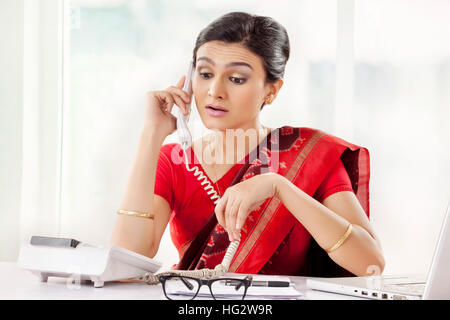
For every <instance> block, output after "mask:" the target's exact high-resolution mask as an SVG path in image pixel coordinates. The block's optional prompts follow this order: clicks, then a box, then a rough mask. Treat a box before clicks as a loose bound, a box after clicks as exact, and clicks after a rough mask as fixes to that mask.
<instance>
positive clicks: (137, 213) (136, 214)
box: [117, 209, 155, 219]
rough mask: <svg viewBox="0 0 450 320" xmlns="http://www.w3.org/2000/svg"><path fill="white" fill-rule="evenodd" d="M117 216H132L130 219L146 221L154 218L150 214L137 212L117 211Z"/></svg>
mask: <svg viewBox="0 0 450 320" xmlns="http://www.w3.org/2000/svg"><path fill="white" fill-rule="evenodd" d="M117 213H118V214H124V215H126V216H132V217H140V218H147V219H153V218H155V215H154V214H153V213H150V212H138V211H128V210H122V209H119V210H117Z"/></svg>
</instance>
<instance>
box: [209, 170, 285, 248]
mask: <svg viewBox="0 0 450 320" xmlns="http://www.w3.org/2000/svg"><path fill="white" fill-rule="evenodd" d="M279 177H280V176H279V175H278V174H276V173H273V172H269V173H263V174H259V175H256V176H254V177H251V178H250V179H247V180H245V181H242V182H239V183H237V184H235V185H233V186H231V187H229V188H228V189H227V190H226V191H225V193H224V194H223V196H222V198H220V200H219V201H218V202H217V204H216V208H215V209H214V211H215V213H216V216H217V221H218V222H219V224H220V225H221V226H222V227H224V228H225V230H226V231H227V232H228V237H229V239H230V241H233V240H236V239H239V237H240V232H241V228H242V226H243V225H244V222H245V220H246V219H247V216H248V215H249V213H250V212H252V211H253V210H255V209H257V208H258V207H259V206H260V205H261V204H262V203H263V202H264V201H265V200H266V199H267V198H271V197H274V196H276V195H277V184H276V182H277V179H278V178H279Z"/></svg>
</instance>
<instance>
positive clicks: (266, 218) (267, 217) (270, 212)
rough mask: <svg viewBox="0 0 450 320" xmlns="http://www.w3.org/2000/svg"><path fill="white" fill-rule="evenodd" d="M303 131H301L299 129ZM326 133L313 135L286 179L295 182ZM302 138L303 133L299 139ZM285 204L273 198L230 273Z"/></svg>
mask: <svg viewBox="0 0 450 320" xmlns="http://www.w3.org/2000/svg"><path fill="white" fill-rule="evenodd" d="M299 130H301V129H299ZM324 134H325V133H324V132H323V131H320V130H319V131H317V132H315V133H314V134H313V136H312V137H311V138H310V139H309V141H308V142H307V143H306V145H305V146H304V147H303V149H302V150H301V151H300V153H299V154H298V156H297V157H296V158H295V160H294V161H293V163H292V165H291V167H290V169H289V171H288V172H287V174H286V175H285V178H286V179H288V180H289V181H291V182H293V181H295V180H296V179H297V177H298V175H299V174H300V169H301V167H302V166H303V163H304V161H305V159H306V157H307V156H308V154H309V153H310V152H311V151H312V149H313V148H314V147H315V146H316V144H317V142H318V141H319V140H320V138H321V137H322V136H323V135H324ZM300 137H301V133H300V136H299V139H300ZM282 205H283V204H282V203H281V201H280V200H279V199H275V198H272V199H271V200H270V201H269V203H268V204H267V205H266V207H265V208H264V209H263V212H262V213H261V215H260V219H259V220H258V222H257V223H256V226H255V227H254V228H253V231H252V232H251V234H250V235H249V236H248V238H247V239H246V241H245V243H244V244H243V246H242V248H241V250H239V251H238V253H237V254H236V256H235V257H234V259H233V261H232V263H231V265H230V268H229V272H235V271H236V270H237V269H238V268H239V267H240V266H241V264H242V263H243V262H244V261H245V259H246V258H247V257H248V255H249V254H250V252H251V251H252V250H253V248H254V245H255V243H256V242H257V240H258V239H259V237H260V236H261V235H262V234H263V233H264V230H265V228H266V226H267V225H268V223H269V222H270V221H271V220H272V218H273V217H274V216H275V215H276V213H277V212H278V210H279V209H280V208H281V206H282Z"/></svg>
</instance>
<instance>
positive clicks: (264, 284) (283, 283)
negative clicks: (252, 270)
mask: <svg viewBox="0 0 450 320" xmlns="http://www.w3.org/2000/svg"><path fill="white" fill-rule="evenodd" d="M289 286H290V282H289V281H256V280H253V281H252V287H289Z"/></svg>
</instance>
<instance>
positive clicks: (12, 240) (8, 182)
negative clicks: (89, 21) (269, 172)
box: [0, 0, 24, 260]
mask: <svg viewBox="0 0 450 320" xmlns="http://www.w3.org/2000/svg"><path fill="white" fill-rule="evenodd" d="M23 31H24V27H23V1H20V0H19V1H18V0H2V1H0V41H1V42H0V70H1V72H0V97H1V98H0V207H1V210H0V243H1V246H0V260H7V259H11V260H13V259H14V257H15V256H16V254H17V250H18V246H19V218H20V203H21V201H20V199H21V177H22V111H23V109H22V105H23V98H22V92H23V64H22V59H23Z"/></svg>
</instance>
